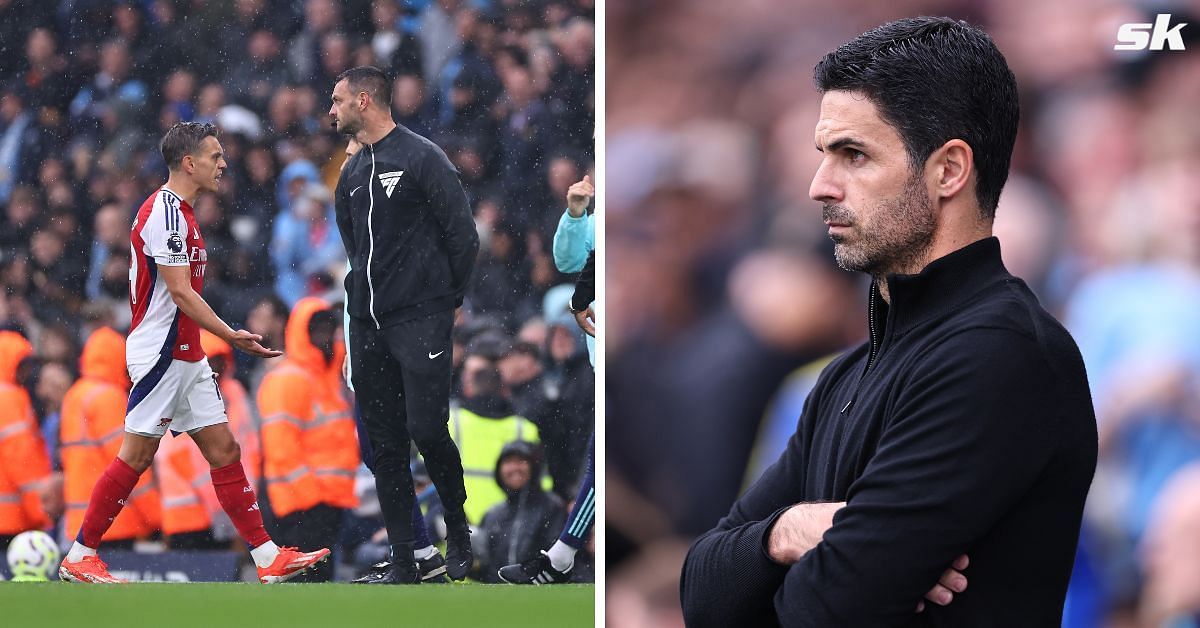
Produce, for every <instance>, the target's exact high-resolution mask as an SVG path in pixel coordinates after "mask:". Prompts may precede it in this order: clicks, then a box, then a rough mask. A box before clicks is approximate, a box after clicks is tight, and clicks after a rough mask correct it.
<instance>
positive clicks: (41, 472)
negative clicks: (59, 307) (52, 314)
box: [0, 331, 50, 535]
mask: <svg viewBox="0 0 1200 628" xmlns="http://www.w3.org/2000/svg"><path fill="white" fill-rule="evenodd" d="M32 353H33V346H31V345H30V344H29V341H28V340H26V339H25V337H24V336H22V335H21V334H18V333H17V332H14V331H0V408H4V412H0V534H4V535H13V534H18V533H20V532H24V531H25V530H33V529H38V528H45V527H47V526H49V525H50V518H49V517H47V516H46V512H45V511H44V510H43V509H42V500H41V497H40V496H39V495H38V492H37V489H38V486H39V484H40V483H41V482H42V481H44V480H46V479H47V478H48V477H49V476H50V458H49V457H48V456H47V455H46V446H45V443H44V441H43V440H42V435H41V432H39V431H38V424H37V418H36V417H35V416H34V415H33V404H32V403H30V400H29V393H27V392H26V391H25V389H24V388H22V387H21V386H19V385H18V384H17V365H18V364H20V363H21V360H23V359H25V357H26V356H29V355H30V354H32Z"/></svg>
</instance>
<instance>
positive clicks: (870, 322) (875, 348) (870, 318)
mask: <svg viewBox="0 0 1200 628" xmlns="http://www.w3.org/2000/svg"><path fill="white" fill-rule="evenodd" d="M867 329H868V331H869V332H870V334H871V352H870V353H868V354H867V368H865V369H863V372H862V375H859V376H858V383H857V384H855V386H854V395H853V396H851V397H850V401H847V402H846V405H845V406H843V407H842V411H841V414H845V413H846V411H847V410H849V409H850V406H851V405H853V404H854V402H855V401H856V400H857V399H858V391H859V389H861V388H862V383H863V380H864V379H866V377H867V373H870V372H871V365H873V364H875V358H876V357H877V355H878V353H879V339H878V338H876V337H875V291H874V290H872V291H871V296H870V297H869V298H868V299H867Z"/></svg>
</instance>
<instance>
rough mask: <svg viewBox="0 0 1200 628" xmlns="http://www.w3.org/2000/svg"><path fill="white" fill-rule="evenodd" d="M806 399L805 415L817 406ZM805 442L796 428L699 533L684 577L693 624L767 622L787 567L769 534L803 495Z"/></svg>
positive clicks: (688, 616)
mask: <svg viewBox="0 0 1200 628" xmlns="http://www.w3.org/2000/svg"><path fill="white" fill-rule="evenodd" d="M812 399H813V395H810V396H809V399H808V400H807V401H805V408H804V411H803V413H802V418H801V421H804V420H805V418H806V417H807V416H808V414H809V412H810V408H811V407H816V404H815V402H814V401H813V400H812ZM803 478H804V460H803V444H802V442H801V438H800V436H799V435H798V434H793V435H792V438H791V439H790V440H789V441H788V446H787V449H785V450H784V452H783V454H782V455H781V456H780V457H779V460H777V461H776V462H775V464H773V465H771V466H770V467H769V468H768V469H767V470H766V471H764V472H763V474H762V476H761V477H760V478H759V479H758V480H757V481H755V482H754V484H752V485H751V486H750V488H749V489H748V490H747V491H746V493H745V494H744V495H743V496H742V497H741V498H739V499H738V500H737V502H735V503H734V505H733V508H732V509H730V511H729V514H728V515H726V516H725V517H724V518H722V519H721V521H720V522H719V523H718V524H717V527H716V528H714V529H712V530H709V531H708V532H706V533H704V534H703V535H701V536H700V538H698V539H696V542H695V543H693V544H692V547H691V549H689V550H688V554H687V559H686V560H685V561H684V564H683V574H682V576H681V577H680V582H679V588H680V599H681V601H682V604H683V616H684V620H685V622H686V623H687V625H688V626H692V627H695V626H712V627H714V628H716V627H718V626H757V625H767V624H769V623H771V622H772V621H773V620H772V619H771V618H770V617H769V614H768V613H769V611H770V609H771V607H772V600H773V599H774V597H775V593H776V591H777V590H778V589H779V587H780V585H782V584H783V581H784V578H785V577H786V576H787V573H788V567H787V566H786V565H781V564H779V563H776V562H775V561H773V560H771V557H770V556H769V555H768V554H767V539H768V538H769V535H770V532H771V527H772V526H774V525H775V520H776V519H778V518H779V515H780V514H782V513H783V511H784V510H786V509H788V508H789V507H791V506H792V505H793V504H796V503H799V502H800V501H802V500H803V497H804V495H803V487H804V481H803Z"/></svg>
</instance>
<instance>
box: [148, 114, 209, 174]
mask: <svg viewBox="0 0 1200 628" xmlns="http://www.w3.org/2000/svg"><path fill="white" fill-rule="evenodd" d="M210 135H211V136H213V137H217V135H218V131H217V125H215V124H211V123H206V122H176V123H175V125H174V126H172V127H171V128H170V129H168V130H167V134H166V135H164V136H163V138H162V142H160V143H159V145H158V148H159V150H160V151H162V156H163V161H166V162H167V167H168V168H170V169H171V170H178V169H179V165H180V164H182V163H183V157H184V155H193V154H195V152H196V151H197V150H199V149H200V144H202V143H203V142H204V138H206V137H208V136H210Z"/></svg>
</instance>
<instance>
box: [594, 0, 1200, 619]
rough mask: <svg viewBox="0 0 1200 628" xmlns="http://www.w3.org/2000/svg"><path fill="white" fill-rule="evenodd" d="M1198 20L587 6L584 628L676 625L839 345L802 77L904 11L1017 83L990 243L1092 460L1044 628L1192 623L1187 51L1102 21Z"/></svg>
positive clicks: (1196, 157) (1193, 77)
mask: <svg viewBox="0 0 1200 628" xmlns="http://www.w3.org/2000/svg"><path fill="white" fill-rule="evenodd" d="M1196 8H1197V5H1196V4H1195V3H1188V2H1179V3H1136V2H1101V3H1094V2H1087V1H1083V0H1070V1H1068V2H1060V3H1053V4H1046V3H1041V2H1036V1H1032V0H1020V1H1017V2H1004V3H988V2H983V3H980V2H971V1H960V0H934V1H932V2H929V1H920V2H917V1H902V2H889V3H851V4H846V3H830V2H823V1H820V0H808V1H804V2H794V3H789V8H788V10H787V11H779V10H777V8H776V6H775V5H774V4H772V3H765V4H764V3H760V4H745V3H726V2H692V3H666V4H656V5H648V4H644V3H637V2H629V1H626V0H616V1H613V2H610V3H609V4H608V5H607V9H608V13H607V18H608V21H607V30H608V32H609V33H610V37H611V41H610V45H609V46H608V48H607V50H608V52H607V58H606V63H607V75H608V77H609V80H608V83H607V93H608V100H609V102H610V103H612V104H611V106H609V107H608V108H607V110H606V113H605V115H606V118H605V119H606V128H607V138H606V147H607V153H606V154H607V156H608V164H609V169H608V171H607V180H608V181H610V182H613V185H610V186H608V189H607V191H606V196H607V205H606V211H608V216H607V222H606V229H607V231H606V247H607V248H606V252H607V259H608V260H609V262H608V263H609V267H608V271H609V272H608V276H609V277H613V278H616V279H615V280H613V281H610V282H609V284H608V286H607V288H608V292H607V306H606V314H607V316H608V319H607V322H608V325H607V327H606V330H607V337H606V350H607V353H606V356H607V357H606V359H607V365H608V372H607V384H606V387H607V390H606V391H605V394H606V398H607V402H606V426H607V430H606V434H607V451H606V454H607V461H608V466H607V469H608V477H607V484H606V490H607V491H608V492H607V497H608V502H607V522H606V525H607V532H606V537H605V541H606V544H605V548H606V560H607V561H608V564H609V571H608V572H607V574H608V576H607V584H608V589H607V608H608V614H607V618H608V621H609V622H610V623H612V624H613V625H620V626H660V625H665V626H672V625H681V621H682V618H681V616H680V611H679V581H678V578H679V572H680V566H681V565H682V563H683V558H684V555H685V553H686V551H687V548H688V546H689V544H690V542H691V541H692V539H694V538H695V537H696V536H697V535H699V534H701V533H703V532H705V531H706V530H708V529H710V528H712V527H713V526H715V525H716V523H717V521H718V519H720V518H721V517H722V516H724V515H725V514H726V513H727V512H728V511H729V507H730V505H731V504H732V503H733V501H734V499H735V498H736V496H737V495H738V493H739V492H740V491H741V490H742V489H743V488H744V487H745V486H746V485H747V483H748V482H749V481H751V480H753V479H754V478H756V477H758V475H759V474H761V472H762V471H763V469H764V468H765V467H766V466H767V465H769V464H770V463H771V462H773V461H774V460H775V459H776V458H777V457H778V455H779V453H780V452H781V451H782V449H783V448H784V445H785V443H786V440H787V438H788V437H790V435H791V434H792V432H793V431H794V430H795V428H796V421H797V418H798V417H799V416H800V413H801V408H802V406H803V402H804V399H805V396H806V394H807V391H808V389H809V387H810V386H811V385H812V383H813V380H814V379H815V376H816V374H817V373H818V372H819V370H820V367H821V366H823V365H824V364H825V363H826V362H827V361H828V359H829V357H830V356H831V355H835V354H836V353H838V352H841V351H843V350H845V349H846V348H848V347H851V346H854V345H856V344H858V343H861V342H863V341H864V339H865V337H866V334H867V325H866V297H867V284H866V280H865V278H864V277H862V276H861V275H857V274H852V273H847V272H844V271H841V270H839V269H838V268H837V267H836V265H835V264H834V262H833V252H832V245H831V243H830V241H829V240H828V238H827V236H826V233H825V225H824V224H823V223H822V221H821V206H820V204H819V203H817V202H815V201H812V200H810V199H809V198H808V189H809V183H810V181H812V178H813V175H814V173H815V172H816V170H817V166H818V165H819V163H820V157H821V155H820V153H818V152H817V151H815V150H814V149H813V137H814V135H813V133H814V127H815V125H816V122H817V119H818V117H819V116H818V111H819V103H820V100H819V94H818V93H817V91H816V90H815V89H814V87H813V86H812V81H811V76H812V68H813V66H814V65H815V64H816V63H817V61H818V60H819V59H820V58H821V56H822V55H823V54H824V53H825V52H826V51H829V50H832V49H834V48H835V47H836V46H837V45H839V44H840V43H842V42H844V41H847V40H849V39H851V38H853V37H854V36H856V35H858V34H859V33H861V32H863V31H865V30H867V29H869V28H872V27H874V26H877V25H879V24H883V23H885V22H887V21H889V20H893V19H897V18H900V17H905V16H911V15H921V14H925V15H949V16H953V17H956V18H960V19H965V20H967V21H969V22H971V23H973V24H977V25H980V26H982V27H983V28H984V29H985V30H986V31H987V32H989V33H990V34H991V35H992V36H993V38H994V39H995V41H996V43H997V45H998V46H999V48H1000V50H1001V51H1002V52H1003V53H1004V54H1005V56H1006V58H1007V59H1008V62H1009V64H1010V66H1011V67H1012V69H1013V71H1014V73H1015V75H1016V78H1017V81H1018V83H1019V86H1020V91H1021V105H1022V109H1021V128H1020V131H1019V136H1018V140H1017V147H1016V151H1015V154H1014V160H1013V167H1012V174H1011V176H1010V177H1009V180H1008V184H1007V186H1006V188H1005V190H1004V195H1003V197H1002V198H1001V200H1000V206H999V210H998V213H997V218H996V224H995V231H996V234H997V236H998V237H999V239H1000V242H1001V246H1002V249H1003V254H1004V259H1005V263H1006V265H1007V266H1008V268H1009V269H1010V270H1011V271H1012V272H1013V274H1015V275H1017V276H1019V277H1022V278H1024V279H1025V280H1026V282H1028V283H1029V285H1030V286H1031V287H1032V288H1033V289H1034V291H1035V292H1036V293H1037V294H1038V296H1039V299H1040V300H1041V301H1042V303H1043V304H1044V305H1045V306H1046V307H1047V309H1049V310H1050V311H1051V312H1052V313H1053V314H1054V315H1055V316H1056V317H1058V318H1059V319H1060V320H1061V321H1062V322H1063V323H1064V324H1065V326H1066V327H1067V329H1068V330H1069V331H1070V332H1071V333H1072V335H1073V336H1074V338H1075V339H1076V341H1077V342H1078V344H1079V347H1080V350H1081V352H1082V354H1083V357H1084V360H1085V363H1086V366H1087V370H1088V378H1089V381H1090V385H1091V390H1092V394H1093V400H1094V404H1095V408H1096V414H1097V417H1098V423H1099V431H1100V467H1099V470H1098V472H1097V475H1096V479H1095V482H1094V484H1093V486H1092V488H1091V492H1090V495H1089V503H1088V508H1087V512H1086V515H1085V523H1084V530H1083V534H1082V539H1081V540H1080V544H1079V553H1078V560H1077V565H1076V569H1075V573H1074V575H1073V579H1072V585H1071V590H1070V593H1069V596H1068V603H1067V612H1066V614H1065V617H1064V625H1065V626H1073V627H1075V626H1080V627H1093V626H1137V625H1146V626H1150V625H1154V626H1158V625H1167V624H1165V623H1160V622H1162V621H1163V620H1164V617H1171V616H1174V617H1176V618H1177V619H1181V620H1183V621H1184V622H1187V621H1188V619H1187V618H1188V617H1189V614H1190V613H1194V612H1195V611H1196V610H1197V609H1200V569H1197V565H1200V551H1198V550H1197V549H1196V541H1195V539H1196V538H1200V536H1198V535H1200V530H1198V526H1200V508H1198V506H1197V497H1196V496H1197V495H1200V480H1198V479H1197V478H1198V477H1200V476H1198V475H1197V472H1196V468H1197V467H1196V466H1195V465H1196V464H1197V463H1198V462H1200V429H1198V426H1200V403H1198V399H1200V398H1198V397H1197V391H1200V386H1198V383H1200V335H1198V334H1197V329H1198V327H1197V324H1196V323H1197V321H1196V320H1195V319H1196V317H1197V315H1198V313H1200V228H1198V227H1200V179H1197V177H1196V172H1197V171H1198V168H1200V119H1198V118H1197V116H1196V115H1195V112H1196V111H1197V107H1200V54H1198V53H1197V52H1196V49H1197V42H1196V38H1195V34H1196V33H1197V32H1200V31H1197V30H1195V29H1194V28H1193V27H1192V26H1188V27H1187V28H1185V29H1183V30H1182V33H1183V40H1184V43H1185V44H1186V51H1174V52H1173V51H1164V52H1162V53H1148V52H1145V53H1137V52H1120V51H1114V50H1113V45H1114V44H1115V43H1116V37H1117V31H1118V28H1119V26H1120V25H1121V24H1123V23H1131V22H1136V23H1151V22H1154V14H1155V13H1156V12H1157V13H1171V24H1172V25H1174V24H1177V23H1187V22H1195V19H1194V18H1195V10H1196ZM1154 9H1158V10H1157V11H1155V10H1154ZM1189 9H1190V11H1189ZM696 33H705V34H706V36H704V37H697V36H696ZM1030 569H1036V566H1033V565H1031V566H1030ZM969 577H970V576H969V574H968V578H969ZM966 595H970V591H969V589H968V591H967V592H966ZM1013 603H1015V604H1019V603H1020V602H1019V600H1014V601H1013ZM1170 625H1176V624H1170ZM1179 625H1191V624H1190V623H1181V624H1179Z"/></svg>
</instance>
